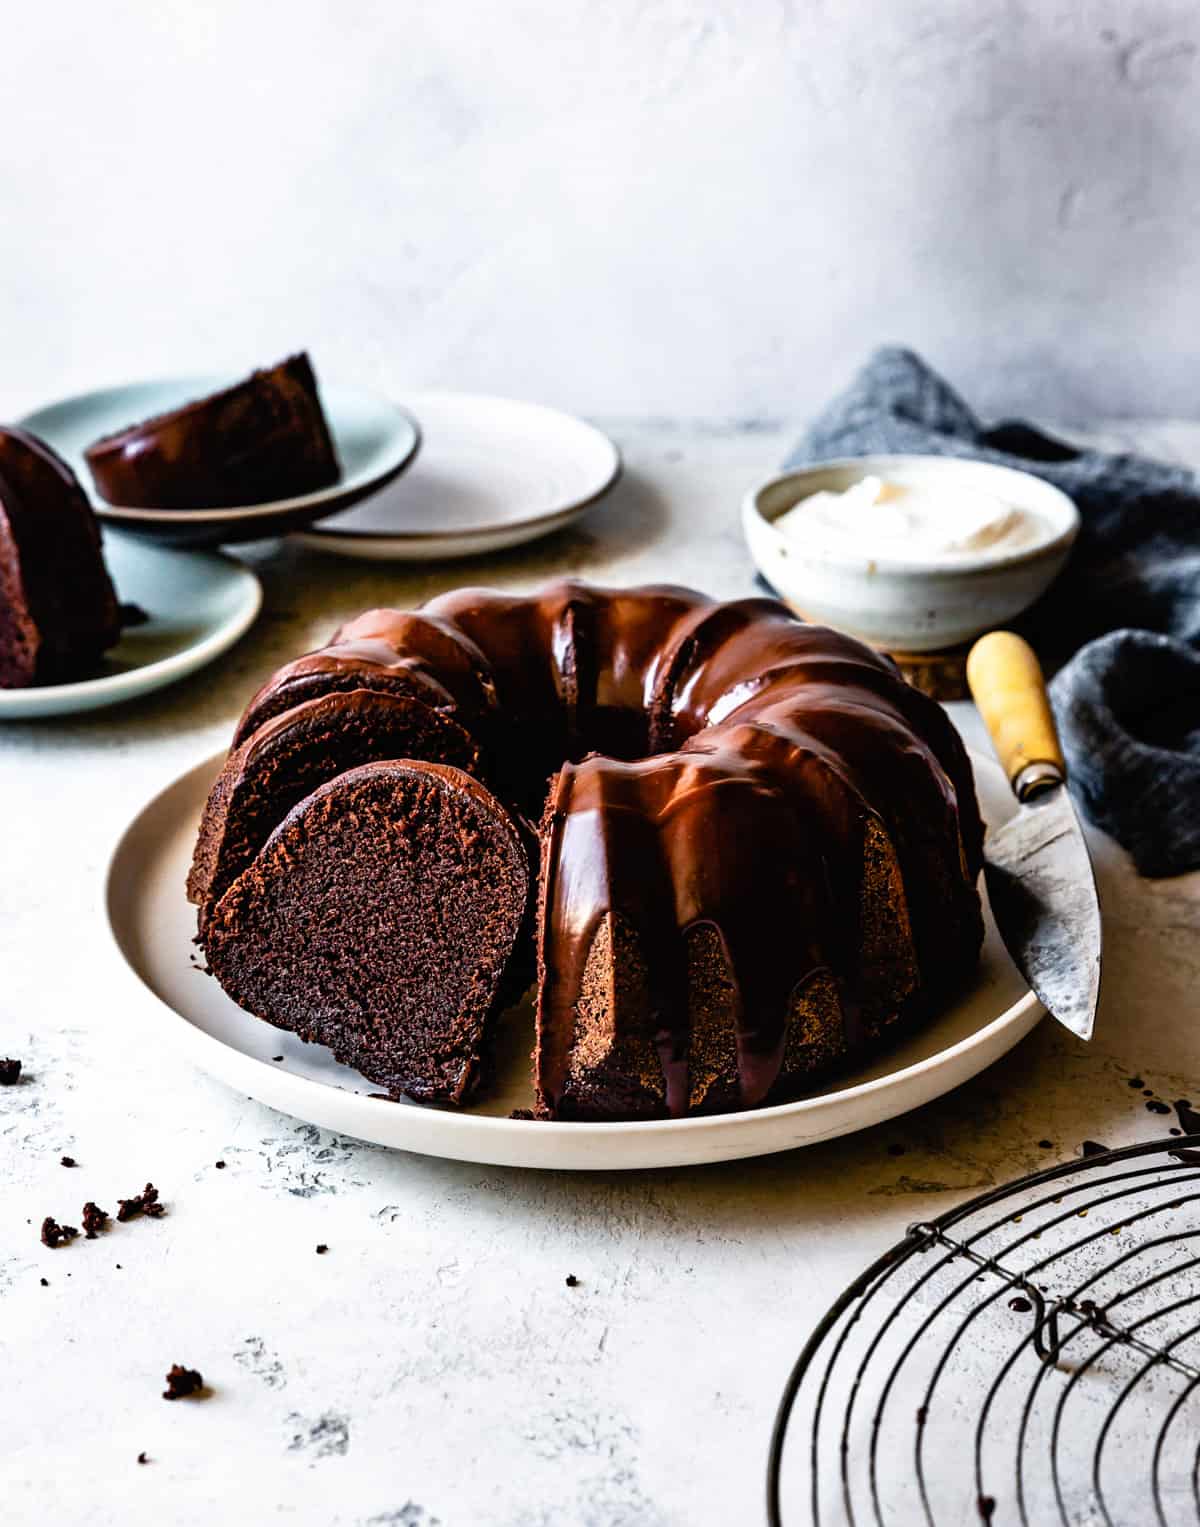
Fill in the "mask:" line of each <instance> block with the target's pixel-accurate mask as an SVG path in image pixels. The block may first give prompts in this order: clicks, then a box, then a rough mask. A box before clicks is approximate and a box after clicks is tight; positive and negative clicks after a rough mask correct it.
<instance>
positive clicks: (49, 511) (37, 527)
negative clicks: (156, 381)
mask: <svg viewBox="0 0 1200 1527" xmlns="http://www.w3.org/2000/svg"><path fill="white" fill-rule="evenodd" d="M120 634H121V623H120V615H119V612H118V608H117V599H116V595H115V594H114V592H113V586H112V583H111V581H110V580H109V576H108V572H107V570H106V568H105V566H104V555H103V553H102V551H101V549H100V528H99V526H98V525H97V524H96V516H95V515H94V514H93V513H92V507H91V505H90V504H89V503H88V501H87V498H86V496H85V495H84V492H83V489H82V488H81V487H80V486H79V484H78V482H76V480H75V474H74V473H73V472H72V471H71V469H70V467H68V466H67V464H66V462H64V461H60V460H59V458H58V457H57V456H56V455H55V454H54V452H53V451H52V450H51V449H50V447H49V446H47V445H44V444H43V443H42V442H41V441H40V440H36V439H35V438H34V437H33V436H32V435H29V434H26V432H25V431H24V430H20V429H3V428H0V689H23V688H27V687H29V686H30V685H41V684H60V683H64V682H66V681H68V680H71V679H79V678H85V677H86V676H87V675H88V673H89V672H91V670H93V669H94V668H95V667H96V665H97V664H98V663H99V661H100V658H101V657H102V656H103V654H104V653H105V652H107V650H108V649H109V647H111V646H112V645H113V644H114V643H115V642H116V640H117V638H118V637H119V636H120Z"/></svg>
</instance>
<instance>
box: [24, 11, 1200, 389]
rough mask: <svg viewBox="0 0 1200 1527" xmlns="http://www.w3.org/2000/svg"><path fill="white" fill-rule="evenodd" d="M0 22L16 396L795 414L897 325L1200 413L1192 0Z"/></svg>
mask: <svg viewBox="0 0 1200 1527" xmlns="http://www.w3.org/2000/svg"><path fill="white" fill-rule="evenodd" d="M15 19H16V18H15V13H14V14H13V15H12V16H10V18H9V25H7V26H6V27H5V28H4V39H3V46H2V47H0V414H3V413H12V412H15V411H17V410H18V409H20V408H23V407H26V406H29V405H32V404H33V403H35V402H38V401H41V400H44V399H45V398H47V397H49V396H51V395H54V394H56V393H61V392H63V391H64V390H68V389H74V388H77V387H83V386H87V385H91V384H94V383H100V382H104V381H109V380H118V379H126V378H128V377H132V376H134V375H136V374H138V373H142V372H158V371H169V370H180V369H191V368H197V367H199V368H206V367H226V366H239V367H240V366H243V365H249V364H251V363H253V362H256V361H267V360H270V359H273V358H275V357H276V356H278V355H279V354H280V353H282V352H283V351H285V350H287V349H288V348H289V347H292V346H294V345H298V344H307V345H308V346H309V347H310V348H311V349H312V350H313V351H314V353H315V355H316V358H317V360H318V364H319V366H320V367H321V368H322V369H323V370H324V371H325V372H326V373H327V374H334V373H336V374H340V375H342V376H344V377H347V378H348V377H361V378H363V379H364V380H366V381H368V382H371V383H375V384H380V385H384V386H389V387H394V388H403V387H405V386H413V385H429V384H444V385H450V386H459V387H466V388H487V389H495V390H501V391H506V392H515V393H522V394H527V395H530V396H536V397H540V398H543V399H546V400H551V401H559V402H562V403H563V404H565V405H568V406H572V407H575V408H578V409H582V410H585V411H588V412H592V413H600V414H608V415H621V414H632V413H652V414H662V415H706V416H717V417H722V418H756V417H760V416H763V415H769V416H781V415H782V416H786V417H790V416H793V415H795V414H797V413H799V412H802V411H803V410H806V409H808V408H810V407H812V406H813V405H815V404H816V403H817V402H819V401H820V400H821V398H822V397H823V396H824V395H825V394H826V393H827V391H828V390H829V388H830V387H831V385H833V384H834V383H836V382H837V381H838V380H839V379H840V378H841V377H842V376H844V375H845V373H846V372H847V370H848V369H849V368H850V367H851V366H852V365H853V363H854V362H855V361H856V360H857V359H858V358H859V356H860V355H861V354H862V353H863V352H864V351H865V350H866V349H867V348H869V347H870V346H871V345H872V344H873V343H875V342H876V341H879V340H885V339H887V340H902V341H907V342H910V343H914V344H916V345H918V346H921V347H924V348H925V349H926V351H927V353H928V354H929V355H930V356H931V357H932V358H933V359H934V360H936V361H937V362H939V363H941V364H942V365H943V366H945V367H946V368H947V369H948V370H949V371H950V373H951V374H952V375H953V376H954V377H955V378H956V379H958V380H959V381H960V382H962V383H963V384H964V385H966V386H967V387H968V388H969V389H970V391H971V392H972V395H973V396H974V397H975V398H977V399H978V400H979V401H980V402H981V403H982V404H983V405H984V406H985V407H988V408H994V409H1008V408H1014V407H1028V408H1031V409H1037V410H1038V411H1040V412H1042V413H1048V414H1051V415H1058V416H1065V417H1072V416H1081V415H1084V414H1092V413H1098V412H1103V413H1138V414H1147V413H1153V412H1170V413H1176V414H1195V413H1196V412H1197V410H1198V408H1200V385H1198V384H1200V377H1198V376H1197V368H1196V366H1195V364H1194V362H1195V357H1196V352H1197V335H1198V334H1200V279H1198V277H1200V244H1198V240H1197V228H1198V223H1200V173H1198V171H1200V58H1198V53H1197V47H1198V44H1200V7H1197V6H1196V5H1195V4H1194V3H1192V0H1140V3H1139V0H1026V3H1020V0H1008V3H1005V0H932V3H931V0H603V3H600V0H503V3H501V0H488V3H485V0H475V3H470V0H423V3H414V0H404V3H384V0H373V3H356V0H339V3H335V0H288V3H283V0H279V3H264V0H244V3H234V0H105V3H104V4H103V5H96V4H95V3H92V0H88V3H87V4H80V3H71V4H66V5H63V4H58V5H49V4H45V5H41V6H37V7H28V6H25V7H22V8H21V17H20V23H21V24H20V27H19V28H18V27H17V26H16V25H15Z"/></svg>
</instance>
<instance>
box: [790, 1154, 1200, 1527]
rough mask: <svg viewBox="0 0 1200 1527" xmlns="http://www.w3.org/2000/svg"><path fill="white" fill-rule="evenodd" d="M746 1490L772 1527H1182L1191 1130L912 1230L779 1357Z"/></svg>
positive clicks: (1011, 1189)
mask: <svg viewBox="0 0 1200 1527" xmlns="http://www.w3.org/2000/svg"><path fill="white" fill-rule="evenodd" d="M767 1497H768V1518H769V1521H770V1523H771V1527H785V1524H786V1527H800V1524H801V1523H812V1524H822V1527H825V1524H829V1527H833V1524H837V1527H842V1524H850V1527H857V1524H864V1527H865V1524H873V1527H885V1524H887V1527H892V1524H895V1527H901V1524H908V1523H917V1524H933V1523H943V1522H946V1523H955V1524H961V1523H970V1522H989V1523H994V1524H997V1527H999V1524H1001V1523H1010V1522H1011V1523H1017V1522H1019V1523H1021V1524H1022V1527H1046V1524H1052V1523H1060V1524H1070V1527H1101V1524H1103V1527H1151V1524H1158V1527H1176V1524H1182V1523H1193V1524H1194V1523H1197V1522H1200V1134H1192V1135H1185V1136H1182V1137H1178V1138H1173V1139H1168V1140H1159V1141H1155V1142H1153V1143H1151V1144H1147V1145H1135V1146H1130V1147H1128V1148H1127V1149H1125V1150H1117V1151H1098V1152H1096V1153H1094V1154H1092V1155H1090V1156H1085V1157H1084V1158H1082V1159H1080V1160H1074V1161H1070V1162H1067V1163H1064V1164H1063V1165H1061V1166H1056V1167H1051V1168H1050V1169H1049V1170H1047V1171H1043V1172H1038V1173H1036V1174H1034V1175H1033V1176H1030V1177H1025V1178H1022V1179H1020V1180H1019V1181H1017V1182H1014V1183H1010V1184H1008V1185H1007V1186H1005V1187H1001V1188H996V1189H993V1190H991V1191H989V1192H987V1193H984V1194H982V1195H980V1197H978V1198H975V1199H972V1200H971V1201H970V1202H969V1203H966V1204H963V1205H961V1206H960V1207H958V1208H957V1209H952V1210H951V1211H950V1212H949V1213H947V1214H943V1215H942V1216H941V1217H940V1218H938V1219H935V1220H929V1221H926V1222H922V1223H920V1224H915V1225H913V1226H911V1227H910V1229H909V1231H908V1234H907V1235H906V1236H905V1237H904V1239H903V1240H902V1241H900V1242H899V1243H898V1244H897V1245H895V1246H893V1247H892V1249H891V1250H890V1251H888V1252H886V1253H885V1254H884V1255H883V1256H882V1257H880V1258H879V1260H878V1261H877V1262H875V1263H874V1264H873V1265H872V1266H871V1267H868V1268H867V1269H866V1271H865V1272H863V1273H862V1274H861V1275H860V1276H859V1277H858V1278H857V1279H856V1280H855V1281H854V1282H853V1283H852V1284H851V1285H850V1287H849V1288H848V1289H847V1290H846V1291H845V1293H844V1294H843V1295H842V1296H841V1298H840V1299H839V1300H838V1301H837V1303H836V1304H835V1305H834V1306H833V1308H832V1309H831V1310H830V1311H829V1312H828V1314H827V1315H826V1316H825V1318H824V1319H823V1320H822V1321H821V1323H820V1325H819V1326H818V1327H817V1329H816V1330H815V1332H814V1333H813V1335H812V1337H811V1339H810V1340H809V1342H808V1344H807V1346H806V1347H805V1348H804V1351H803V1352H802V1353H801V1354H800V1357H799V1359H798V1360H797V1363H796V1366H795V1368H794V1369H793V1371H792V1374H791V1377H790V1379H789V1381H788V1385H787V1389H786V1390H785V1392H784V1396H783V1400H782V1403H781V1404H780V1407H779V1413H778V1416H777V1417H776V1422H775V1432H774V1436H773V1437H772V1441H771V1456H770V1466H769V1473H768V1487H767Z"/></svg>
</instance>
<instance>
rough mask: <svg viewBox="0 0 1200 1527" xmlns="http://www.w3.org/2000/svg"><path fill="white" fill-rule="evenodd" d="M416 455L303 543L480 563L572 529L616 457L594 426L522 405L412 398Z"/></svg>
mask: <svg viewBox="0 0 1200 1527" xmlns="http://www.w3.org/2000/svg"><path fill="white" fill-rule="evenodd" d="M404 402H405V404H406V406H407V407H408V408H410V409H411V410H412V412H413V413H414V414H415V415H416V416H417V418H418V419H420V421H421V435H422V441H421V455H420V458H419V459H418V461H417V463H416V465H415V466H414V467H413V470H412V471H411V472H408V473H406V474H405V476H404V478H403V480H402V481H400V482H398V483H395V484H394V485H393V486H392V487H391V488H389V489H388V490H387V492H386V493H379V494H377V495H376V496H375V497H373V498H371V499H369V500H367V501H365V502H363V503H361V504H359V505H358V506H357V508H354V509H351V510H349V511H348V512H347V513H346V514H339V515H337V516H336V518H334V519H331V520H326V521H324V523H322V524H321V525H318V526H314V528H313V529H312V530H310V531H309V532H308V533H307V534H305V535H303V536H301V537H300V539H301V540H302V541H303V542H304V544H305V545H306V546H309V547H312V548H313V549H314V550H316V551H327V552H332V553H333V554H334V555H336V556H339V557H356V558H359V559H361V560H364V561H370V562H436V561H444V560H446V559H448V558H451V557H478V556H482V555H483V553H485V552H493V551H502V550H504V549H505V548H507V547H510V546H520V545H522V544H523V543H524V542H526V541H534V540H537V539H538V538H539V537H540V536H545V535H549V534H551V532H552V531H555V530H561V529H563V527H564V526H566V525H569V524H570V523H571V522H572V520H575V519H577V518H578V517H579V515H581V514H583V513H584V511H585V510H587V509H589V508H590V507H591V506H592V505H593V504H594V503H595V502H596V501H597V500H598V499H600V498H602V497H603V496H604V494H605V493H607V492H608V490H609V489H610V488H611V487H612V485H613V484H614V483H615V482H616V480H617V477H618V475H619V473H620V470H621V457H620V453H619V452H618V450H617V448H616V446H615V445H614V444H613V443H612V441H611V440H610V439H609V438H608V436H607V435H605V434H604V433H602V431H600V430H598V429H597V428H596V427H595V425H592V424H587V423H585V422H584V420H582V419H577V418H575V417H574V416H573V415H572V414H565V413H562V412H561V411H560V410H559V409H557V408H546V407H544V406H543V405H542V404H540V403H527V402H524V401H522V400H521V399H519V398H493V397H486V396H481V395H479V394H476V393H467V392H416V393H411V394H407V395H406V396H405V398H404Z"/></svg>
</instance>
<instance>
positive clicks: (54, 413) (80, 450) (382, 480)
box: [20, 376, 421, 546]
mask: <svg viewBox="0 0 1200 1527" xmlns="http://www.w3.org/2000/svg"><path fill="white" fill-rule="evenodd" d="M240 380H241V378H240V377H233V376H178V377H160V378H157V379H156V380H154V381H150V382H133V383H130V384H129V385H128V386H124V387H101V388H98V389H97V390H96V391H94V392H85V393H80V394H79V395H78V396H76V397H72V398H64V399H62V401H61V402H58V403H49V404H47V405H46V407H44V408H39V409H37V410H36V411H35V412H34V413H31V414H26V416H25V417H24V418H23V419H22V420H20V424H21V427H22V428H23V429H27V430H29V432H30V433H31V434H34V435H37V436H38V438H39V439H41V440H44V441H46V443H47V444H48V445H50V446H52V447H53V448H54V449H55V450H56V451H57V452H58V454H59V455H60V456H61V457H62V458H63V459H64V461H66V462H67V463H68V464H69V466H70V467H71V470H72V471H73V472H74V473H75V475H76V477H78V479H79V481H80V483H81V484H82V486H83V488H84V490H85V492H87V494H88V495H89V497H90V498H91V502H92V506H93V508H94V509H95V511H96V514H97V515H98V516H99V518H100V519H101V520H102V521H103V522H104V523H105V524H106V525H115V526H119V527H120V528H121V529H122V530H127V531H129V532H130V533H131V534H133V535H138V536H143V537H145V538H146V539H147V540H151V541H158V542H160V543H162V544H163V545H168V546H215V545H219V544H221V543H228V544H232V543H234V542H237V541H257V540H261V539H262V538H263V537H266V536H276V535H282V534H283V533H284V531H288V530H299V529H302V528H303V527H304V526H306V525H311V524H312V523H313V522H314V521H315V520H319V519H324V517H325V516H326V515H329V514H337V513H338V512H339V511H340V510H342V509H348V508H349V507H350V505H351V504H357V503H358V502H359V501H360V500H361V499H363V498H366V497H368V496H369V495H370V494H372V493H377V492H378V491H379V490H380V489H381V488H383V487H386V486H387V484H388V483H390V482H392V481H393V480H394V479H395V478H396V477H398V476H399V475H400V473H401V472H403V471H404V469H405V468H406V467H407V466H408V465H409V463H410V462H411V461H412V459H413V457H414V456H415V455H416V454H417V448H418V446H419V445H420V443H421V431H420V427H419V426H418V424H417V421H416V420H415V419H414V418H413V417H412V415H411V414H410V413H408V412H407V410H405V409H403V408H401V407H400V406H399V405H398V404H396V403H392V402H390V401H389V400H388V399H387V398H383V397H380V396H379V395H378V394H376V393H373V392H364V391H363V390H362V389H361V388H358V387H343V386H340V385H338V384H337V383H324V382H322V383H321V386H320V391H321V406H322V408H323V409H324V411H325V418H326V421H327V422H328V424H329V432H330V434H331V435H332V436H333V443H334V447H335V449H336V451H337V456H338V461H339V463H340V464H341V468H342V473H341V476H340V477H339V478H338V480H337V482H335V483H331V484H330V485H329V486H328V487H327V488H319V489H317V491H316V492H314V493H302V494H299V495H297V496H296V497H294V498H278V499H274V500H272V501H271V502H270V503H266V504H243V505H241V506H240V507H237V508H231V509H135V508H129V507H125V506H122V505H120V504H110V503H108V502H107V501H106V500H105V499H103V498H101V497H100V495H99V494H98V493H97V492H96V491H95V486H94V484H93V482H92V474H91V472H90V471H89V470H88V464H87V460H86V458H85V456H84V452H85V450H86V449H87V447H88V446H89V445H91V444H92V443H93V442H94V441H96V440H99V439H100V438H101V436H103V435H112V434H116V433H117V432H118V431H119V430H122V429H125V428H127V427H128V426H129V425H131V424H137V423H138V422H139V421H140V420H142V419H152V418H155V417H156V416H157V415H159V414H164V413H168V412H170V411H171V410H172V409H175V408H180V407H182V406H183V404H185V403H190V402H193V401H194V400H195V399H197V398H205V397H208V396H210V395H211V394H212V393H214V392H219V391H221V390H222V388H225V387H229V386H230V385H232V384H233V383H234V382H237V381H240Z"/></svg>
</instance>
